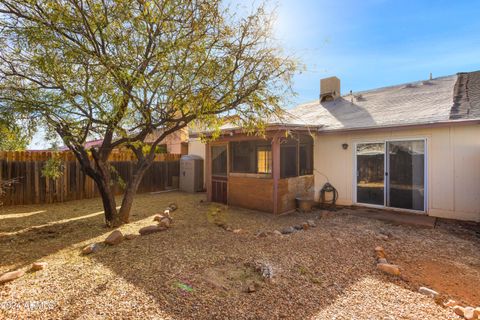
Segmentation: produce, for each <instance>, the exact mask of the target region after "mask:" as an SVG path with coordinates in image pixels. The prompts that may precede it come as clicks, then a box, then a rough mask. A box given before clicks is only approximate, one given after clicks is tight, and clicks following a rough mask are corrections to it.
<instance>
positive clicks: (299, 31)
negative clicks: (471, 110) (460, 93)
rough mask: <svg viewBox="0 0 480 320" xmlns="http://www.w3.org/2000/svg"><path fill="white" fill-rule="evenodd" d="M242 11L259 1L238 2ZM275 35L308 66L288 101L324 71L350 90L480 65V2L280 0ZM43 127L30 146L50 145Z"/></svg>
mask: <svg viewBox="0 0 480 320" xmlns="http://www.w3.org/2000/svg"><path fill="white" fill-rule="evenodd" d="M231 3H232V4H235V5H238V6H239V7H240V11H241V10H243V9H245V8H247V9H248V8H251V7H252V5H253V6H255V4H258V3H259V2H258V1H256V0H245V1H243V2H237V1H234V0H231ZM270 5H271V6H276V8H277V9H276V15H277V19H276V23H275V25H274V34H275V37H276V38H277V40H278V41H279V42H280V44H281V45H282V46H283V47H284V48H285V50H286V52H287V53H288V54H291V55H294V56H296V57H297V58H299V59H300V61H301V62H302V63H303V64H304V65H305V67H306V71H304V72H303V73H302V74H300V75H297V76H296V77H295V82H294V89H295V91H296V92H297V94H298V95H297V96H295V97H294V98H292V99H290V100H291V101H290V103H289V104H288V105H286V106H285V107H286V108H291V107H293V106H294V105H295V104H297V103H302V102H307V101H312V100H315V99H317V98H318V94H319V81H320V79H321V78H325V77H329V76H332V75H335V76H337V77H339V78H340V79H341V86H342V92H343V93H348V92H349V91H350V90H353V91H360V90H366V89H372V88H378V87H383V86H388V85H394V84H400V83H405V82H410V81H416V80H423V79H427V78H428V77H429V74H430V72H431V73H432V74H433V76H434V77H438V76H444V75H450V74H454V73H457V72H460V71H473V70H480V1H479V0H471V1H454V0H450V1H442V0H437V1H408V0H404V1H393V0H329V1H327V0H277V1H276V2H270ZM48 145H49V143H46V142H45V141H44V139H43V137H42V134H41V133H40V134H38V135H36V136H35V137H34V140H33V141H32V143H31V144H30V148H37V149H38V148H44V147H48Z"/></svg>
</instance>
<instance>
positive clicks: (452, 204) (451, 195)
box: [314, 124, 480, 221]
mask: <svg viewBox="0 0 480 320" xmlns="http://www.w3.org/2000/svg"><path fill="white" fill-rule="evenodd" d="M404 138H405V139H412V138H426V139H427V142H426V144H427V181H426V186H427V195H426V196H427V207H426V211H427V214H428V215H431V216H436V217H442V218H449V219H459V220H470V221H480V125H475V124H470V125H450V126H445V127H431V128H423V129H422V128H421V129H392V130H382V131H376V132H375V131H357V132H350V133H347V132H346V133H331V134H330V133H323V134H317V136H316V138H315V147H314V150H315V151H314V152H315V153H314V167H315V199H316V200H318V199H319V194H320V189H321V188H322V186H323V185H324V183H325V182H326V181H327V180H326V178H325V176H324V175H326V176H327V177H328V178H329V180H330V183H331V184H332V185H333V186H334V187H335V188H336V189H337V190H338V193H339V199H338V202H337V203H338V204H342V205H351V204H353V202H354V192H355V188H354V179H355V172H354V170H355V168H354V165H355V161H354V149H355V143H359V142H374V141H379V140H380V141H381V140H386V139H387V140H388V139H404ZM343 143H347V144H348V149H347V150H344V149H343V148H342V144H343Z"/></svg>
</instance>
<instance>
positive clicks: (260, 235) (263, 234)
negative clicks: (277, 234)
mask: <svg viewBox="0 0 480 320" xmlns="http://www.w3.org/2000/svg"><path fill="white" fill-rule="evenodd" d="M266 236H267V233H266V232H265V231H260V232H258V233H257V234H256V235H255V237H258V238H265V237H266Z"/></svg>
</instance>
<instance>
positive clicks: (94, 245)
mask: <svg viewBox="0 0 480 320" xmlns="http://www.w3.org/2000/svg"><path fill="white" fill-rule="evenodd" d="M98 250H100V246H99V245H98V243H92V244H89V245H88V246H86V247H84V248H83V249H82V254H91V253H95V252H97V251H98Z"/></svg>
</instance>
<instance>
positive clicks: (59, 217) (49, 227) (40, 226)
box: [0, 194, 167, 272]
mask: <svg viewBox="0 0 480 320" xmlns="http://www.w3.org/2000/svg"><path fill="white" fill-rule="evenodd" d="M152 196H153V195H150V194H143V195H138V196H137V200H138V201H139V202H140V204H139V205H138V206H137V207H136V210H135V211H134V212H132V215H131V222H132V223H134V222H135V221H139V220H141V219H144V218H146V217H148V216H151V215H153V214H155V213H156V212H161V211H162V209H163V208H164V206H166V205H167V204H163V203H161V202H160V203H159V204H158V205H159V207H158V208H157V207H155V206H152V205H142V201H143V200H144V199H145V198H147V199H148V198H149V197H152ZM119 200H120V199H119ZM147 203H148V201H147ZM109 232H111V229H109V228H106V227H105V223H104V215H103V208H102V203H101V199H100V198H95V199H88V200H78V201H70V202H65V203H58V204H50V205H31V206H16V207H6V208H2V209H1V211H0V253H1V254H0V255H1V256H2V259H1V261H0V272H3V271H8V270H10V269H17V268H21V267H23V266H26V265H28V264H30V263H32V262H34V261H37V260H39V259H41V258H42V257H45V256H48V255H51V254H53V253H55V252H58V251H60V250H62V249H65V248H68V247H71V246H74V245H77V244H81V243H83V242H85V241H86V240H90V239H93V238H96V237H98V236H101V235H104V234H108V233H109Z"/></svg>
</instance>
